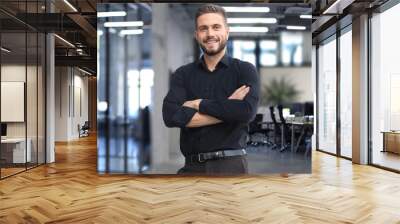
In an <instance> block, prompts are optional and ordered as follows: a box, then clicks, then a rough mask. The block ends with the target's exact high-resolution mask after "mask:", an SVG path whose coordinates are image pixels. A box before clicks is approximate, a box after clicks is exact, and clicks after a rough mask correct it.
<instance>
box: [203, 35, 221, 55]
mask: <svg viewBox="0 0 400 224" xmlns="http://www.w3.org/2000/svg"><path fill="white" fill-rule="evenodd" d="M209 39H211V38H208V39H206V40H205V41H203V42H207V41H208V40H209ZM213 39H215V38H213ZM199 45H200V48H201V50H203V52H204V54H207V55H208V56H214V55H217V54H219V53H220V52H221V51H223V50H224V48H225V46H226V40H225V41H222V42H221V43H220V45H219V46H218V48H217V49H215V50H207V47H206V46H205V45H203V44H202V43H199Z"/></svg>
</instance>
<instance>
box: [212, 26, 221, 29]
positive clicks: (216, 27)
mask: <svg viewBox="0 0 400 224" xmlns="http://www.w3.org/2000/svg"><path fill="white" fill-rule="evenodd" d="M213 28H214V30H219V29H221V26H220V25H214V26H213Z"/></svg>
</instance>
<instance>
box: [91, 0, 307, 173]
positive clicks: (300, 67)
mask: <svg viewBox="0 0 400 224" xmlns="http://www.w3.org/2000/svg"><path fill="white" fill-rule="evenodd" d="M198 6H199V4H186V3H182V4H160V3H157V4H140V3H139V4H134V3H127V4H115V3H112V4H98V12H99V14H98V15H102V14H101V13H102V12H120V13H121V14H124V13H126V14H124V16H106V15H107V14H104V17H103V16H100V17H98V25H97V28H98V31H97V35H98V38H97V39H98V56H99V63H98V74H99V76H98V122H99V131H98V149H99V151H98V171H99V172H111V173H176V170H177V169H179V168H180V167H181V166H182V165H183V162H184V158H183V157H182V155H181V153H180V151H179V129H168V128H166V127H165V126H164V123H163V121H162V117H161V106H162V100H163V98H164V96H165V95H166V93H167V91H168V88H169V84H168V83H169V78H170V75H171V74H172V73H173V72H174V71H175V70H176V69H177V68H178V67H179V66H181V65H184V64H187V63H190V62H192V61H194V60H196V59H197V58H198V57H199V56H200V54H201V52H200V50H199V48H198V46H197V43H196V42H195V39H194V38H193V31H194V14H195V12H196V10H197V7H198ZM223 6H236V7H251V6H259V7H261V6H268V7H269V8H270V12H269V13H265V12H263V13H258V14H257V13H253V14H252V13H250V14H249V13H243V12H239V13H232V12H228V18H229V17H234V18H240V17H248V18H250V17H253V18H254V17H264V18H267V17H272V18H276V19H277V21H276V23H272V24H261V25H260V24H247V26H264V27H268V28H269V31H268V32H264V33H250V32H247V33H243V32H239V33H236V32H231V33H230V40H229V42H228V43H227V49H228V53H229V54H230V55H231V56H233V57H236V58H239V59H242V60H246V61H249V62H250V63H253V64H254V65H255V66H256V67H257V69H258V71H259V74H260V80H261V83H262V89H263V96H264V97H262V98H263V99H262V103H261V105H260V109H259V113H260V114H262V115H264V116H263V117H262V119H261V120H260V122H262V121H264V122H266V121H271V120H270V119H271V118H270V116H269V113H270V111H269V106H276V105H277V104H278V103H279V102H274V101H272V100H273V99H275V98H276V96H275V98H274V96H271V95H274V91H275V90H274V89H273V87H274V84H276V85H275V86H279V87H280V88H281V89H279V88H277V89H276V90H277V91H286V90H288V91H289V92H291V91H292V90H294V92H295V93H294V95H295V96H294V97H293V99H289V101H288V102H283V103H286V104H285V105H284V107H285V108H284V113H285V114H284V115H285V116H287V115H288V116H290V114H292V115H291V116H292V117H294V113H295V112H299V113H300V114H298V115H299V116H302V115H304V105H305V103H308V104H307V105H308V111H309V112H308V114H307V115H310V116H312V115H313V103H312V102H313V100H314V95H313V94H314V93H313V86H314V80H313V78H312V73H311V33H310V25H311V19H310V18H307V16H306V17H305V18H304V17H300V16H301V15H308V17H309V14H310V12H311V8H310V7H309V5H308V4H260V3H246V4H224V5H223ZM132 21H133V22H134V23H131V24H130V25H129V26H131V27H129V26H124V25H123V24H121V23H120V24H118V22H126V23H128V24H129V22H132ZM135 21H136V23H137V25H136V26H135ZM231 25H232V24H231ZM290 25H294V26H295V27H294V29H299V26H300V30H292V29H290V28H292V27H288V26H290ZM132 26H133V27H132ZM241 26H246V25H244V24H242V25H241ZM296 26H297V27H296ZM271 83H272V84H271ZM266 89H268V90H269V92H268V93H266V92H267V91H268V90H266ZM268 94H269V95H268ZM278 95H279V94H278ZM289 95H290V94H289ZM267 96H270V97H271V101H270V102H266V100H265V98H266V97H267ZM267 101H268V100H267ZM278 101H279V99H278ZM280 103H282V102H280ZM293 103H298V104H297V105H294V106H293ZM296 106H297V109H296ZM275 110H276V109H275ZM290 110H291V111H290ZM310 111H311V112H310ZM276 116H277V117H278V112H276ZM149 124H150V125H149ZM146 127H148V128H146ZM289 128H290V127H287V129H289ZM256 137H263V136H256ZM264 137H265V136H264ZM276 137H277V138H278V139H277V140H276V142H277V143H278V144H279V145H280V144H281V141H280V135H278V136H276ZM297 137H298V136H297V135H296V139H297ZM286 140H287V141H289V140H290V133H288V136H287V138H286ZM270 141H273V140H270ZM293 145H295V144H293ZM277 147H278V146H277ZM263 148H264V150H263ZM266 148H268V147H266V146H262V147H255V148H254V149H253V151H254V159H255V160H257V158H260V157H259V155H263V157H262V159H259V161H258V162H255V160H254V161H253V162H249V163H250V172H254V173H275V172H298V173H302V172H303V173H304V172H310V170H311V165H310V154H308V156H304V155H303V153H304V151H301V153H300V150H299V152H298V153H290V152H288V151H290V150H287V151H285V152H284V153H280V152H279V150H276V151H274V152H272V153H276V155H275V154H268V153H271V152H269V151H268V150H267V149H266ZM278 148H279V147H278ZM288 148H290V147H288ZM293 151H294V150H293ZM297 154H298V155H297ZM249 157H251V156H250V155H249ZM290 161H292V162H290ZM291 163H292V164H293V166H291V165H288V164H291Z"/></svg>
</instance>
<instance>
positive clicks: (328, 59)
mask: <svg viewBox="0 0 400 224" xmlns="http://www.w3.org/2000/svg"><path fill="white" fill-rule="evenodd" d="M332 39H333V40H331V41H329V42H327V43H325V44H321V45H320V46H319V48H318V62H317V63H318V102H317V104H318V118H317V119H318V127H317V128H318V149H319V150H322V151H326V152H329V153H334V154H336V92H337V91H336V39H334V38H332Z"/></svg>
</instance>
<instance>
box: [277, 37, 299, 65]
mask: <svg viewBox="0 0 400 224" xmlns="http://www.w3.org/2000/svg"><path fill="white" fill-rule="evenodd" d="M281 45H282V51H281V54H282V55H281V60H282V64H283V65H285V66H288V65H301V64H302V63H303V47H302V45H303V35H302V34H301V33H292V32H283V33H282V34H281Z"/></svg>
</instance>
